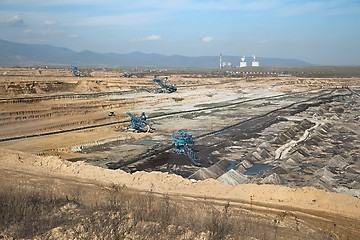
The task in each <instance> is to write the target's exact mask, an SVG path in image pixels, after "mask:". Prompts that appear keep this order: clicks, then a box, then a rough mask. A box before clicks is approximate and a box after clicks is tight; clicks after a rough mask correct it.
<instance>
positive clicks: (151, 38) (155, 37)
mask: <svg viewBox="0 0 360 240" xmlns="http://www.w3.org/2000/svg"><path fill="white" fill-rule="evenodd" d="M159 40H161V36H160V35H155V34H153V35H149V36H146V37H143V38H137V39H133V40H131V41H132V42H145V41H159Z"/></svg>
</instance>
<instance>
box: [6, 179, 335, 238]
mask: <svg viewBox="0 0 360 240" xmlns="http://www.w3.org/2000/svg"><path fill="white" fill-rule="evenodd" d="M77 194H79V195H80V193H77ZM77 194H75V195H74V196H66V197H58V196H56V195H55V194H54V193H52V192H49V191H45V190H42V191H34V190H29V189H22V188H10V187H8V188H4V187H3V189H1V190H0V238H7V239H35V238H36V239H39V238H40V239H211V240H217V239H325V238H328V237H330V236H329V234H327V233H324V232H322V233H316V232H315V233H314V232H310V231H304V229H303V230H301V231H300V228H299V222H298V221H290V222H285V221H284V219H283V218H284V217H282V218H281V216H280V217H275V218H274V216H271V217H268V218H267V217H264V216H262V217H259V215H256V214H252V213H251V211H245V210H239V209H236V208H235V207H232V206H231V203H227V204H225V205H220V206H219V205H215V204H214V203H212V202H210V201H208V200H206V199H204V200H203V201H196V202H190V201H184V200H182V201H181V200H179V199H175V198H174V197H171V196H168V195H160V196H159V195H158V194H154V193H152V192H151V191H150V192H147V193H146V194H139V193H134V192H130V191H128V190H127V189H126V188H124V187H119V186H116V185H114V186H111V187H110V188H109V189H108V190H107V191H106V196H105V197H104V198H103V199H105V200H101V201H99V202H97V203H95V204H91V205H90V204H85V203H84V202H83V201H81V198H80V197H81V196H79V195H77ZM260 229H261V230H260Z"/></svg>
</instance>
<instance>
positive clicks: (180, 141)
mask: <svg viewBox="0 0 360 240" xmlns="http://www.w3.org/2000/svg"><path fill="white" fill-rule="evenodd" d="M171 139H172V142H173V144H174V145H175V147H176V149H175V152H176V153H182V154H185V155H187V156H188V157H189V158H190V160H191V161H192V163H193V164H194V165H195V166H201V162H200V160H199V159H198V158H197V157H196V154H195V151H194V150H193V147H194V140H193V137H192V135H191V134H189V133H188V132H185V131H184V130H179V135H172V137H171Z"/></svg>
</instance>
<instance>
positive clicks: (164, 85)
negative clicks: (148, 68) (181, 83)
mask: <svg viewBox="0 0 360 240" xmlns="http://www.w3.org/2000/svg"><path fill="white" fill-rule="evenodd" d="M153 82H154V83H157V84H158V85H159V86H160V88H156V89H155V91H156V92H158V93H172V92H176V90H177V87H176V84H172V83H171V82H170V79H169V78H168V77H165V78H164V79H160V78H159V77H158V76H157V75H155V76H154V79H153Z"/></svg>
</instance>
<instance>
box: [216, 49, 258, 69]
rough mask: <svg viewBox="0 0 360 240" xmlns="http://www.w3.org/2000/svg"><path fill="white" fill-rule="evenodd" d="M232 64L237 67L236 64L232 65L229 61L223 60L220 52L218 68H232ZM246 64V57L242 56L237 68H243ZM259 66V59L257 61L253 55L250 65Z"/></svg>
mask: <svg viewBox="0 0 360 240" xmlns="http://www.w3.org/2000/svg"><path fill="white" fill-rule="evenodd" d="M233 66H234V67H237V66H235V65H233V64H232V63H231V62H225V61H223V56H222V53H220V62H219V68H232V67H233ZM247 66H248V65H247V62H246V57H245V56H243V57H242V58H241V60H240V64H239V68H244V67H247ZM249 66H250V65H249ZM259 66H260V63H259V61H257V60H256V57H255V55H253V61H252V62H251V67H259Z"/></svg>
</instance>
